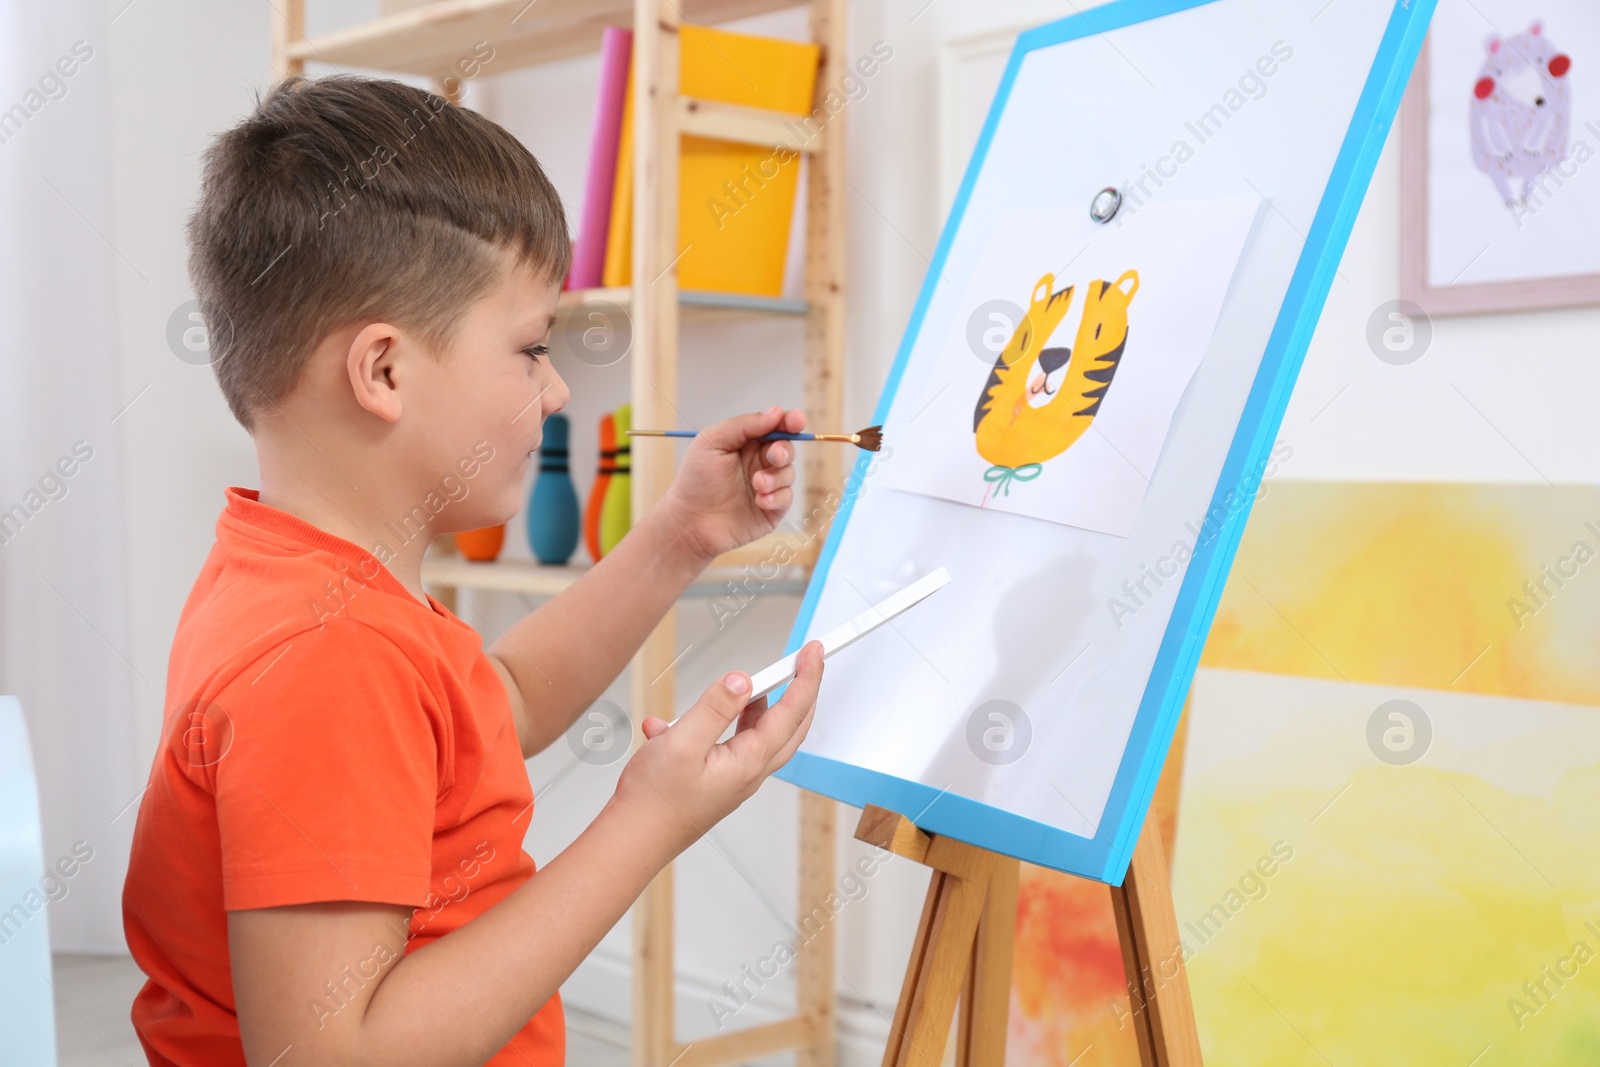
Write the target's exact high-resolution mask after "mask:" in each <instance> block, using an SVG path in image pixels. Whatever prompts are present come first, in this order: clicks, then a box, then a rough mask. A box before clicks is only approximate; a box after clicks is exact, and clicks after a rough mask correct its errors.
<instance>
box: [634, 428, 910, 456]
mask: <svg viewBox="0 0 1600 1067" xmlns="http://www.w3.org/2000/svg"><path fill="white" fill-rule="evenodd" d="M696 432H697V431H695V430H629V431H628V433H629V434H630V435H631V436H634V437H693V436H695V434H696ZM756 440H757V441H848V442H850V443H851V444H853V445H856V446H858V447H860V448H864V449H866V450H867V451H868V452H876V451H878V449H879V448H881V447H882V446H883V427H882V426H868V427H867V428H866V429H865V430H860V431H857V432H856V433H786V432H784V431H781V430H774V431H773V432H772V433H766V434H762V435H761V436H760V437H758V438H756Z"/></svg>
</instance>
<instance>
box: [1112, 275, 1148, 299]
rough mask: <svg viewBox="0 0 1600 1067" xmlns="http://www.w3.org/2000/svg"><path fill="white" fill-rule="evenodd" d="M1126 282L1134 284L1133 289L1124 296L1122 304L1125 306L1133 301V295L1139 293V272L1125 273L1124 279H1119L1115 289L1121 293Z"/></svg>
mask: <svg viewBox="0 0 1600 1067" xmlns="http://www.w3.org/2000/svg"><path fill="white" fill-rule="evenodd" d="M1126 281H1131V282H1133V288H1132V289H1129V290H1128V291H1127V292H1126V293H1124V294H1123V297H1122V302H1123V303H1124V304H1126V303H1128V302H1129V301H1131V300H1132V299H1133V294H1134V293H1137V292H1138V291H1139V272H1138V271H1136V270H1126V271H1123V272H1122V277H1120V278H1118V279H1117V284H1116V285H1115V286H1114V288H1115V289H1116V290H1117V291H1118V292H1121V291H1122V283H1123V282H1126ZM1141 306H1142V305H1141Z"/></svg>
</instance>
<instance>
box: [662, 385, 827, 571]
mask: <svg viewBox="0 0 1600 1067" xmlns="http://www.w3.org/2000/svg"><path fill="white" fill-rule="evenodd" d="M805 425H806V415H805V412H804V411H802V410H800V409H799V408H794V409H792V410H789V411H785V410H784V409H783V408H781V407H779V406H778V405H776V404H774V405H773V406H772V407H770V408H768V409H767V410H765V411H757V412H753V413H751V414H748V415H735V416H734V417H733V418H731V419H724V420H723V421H722V422H719V423H716V424H715V425H713V426H707V427H706V428H705V429H703V430H700V431H699V432H698V433H697V434H696V435H695V436H694V438H693V439H691V440H690V442H689V450H688V452H687V453H686V454H685V455H684V457H683V465H682V466H681V467H679V468H678V473H677V476H676V477H675V478H674V479H673V480H672V486H671V488H670V489H668V490H667V493H666V495H665V496H664V497H663V498H662V503H663V504H664V505H666V506H667V507H668V508H669V510H670V511H671V514H672V516H673V519H674V521H675V522H676V523H677V524H678V527H679V532H680V534H681V535H682V536H683V538H684V541H685V543H686V544H687V545H688V546H689V547H690V549H691V550H692V551H694V552H696V553H698V554H699V555H700V557H701V558H702V559H704V560H705V561H706V562H708V563H709V562H710V561H711V560H712V559H713V558H714V557H716V556H718V555H720V554H721V553H723V552H728V551H731V550H732V549H735V548H738V547H739V546H741V545H747V544H749V543H750V542H751V541H754V540H755V539H756V538H758V537H762V536H765V535H766V534H769V533H771V532H772V531H773V530H774V529H776V528H777V525H778V522H779V520H780V519H782V518H783V515H784V512H786V511H787V510H788V509H789V504H790V502H791V501H792V500H793V499H794V490H793V489H791V488H790V486H791V485H792V484H793V483H794V474H795V471H794V442H792V441H761V440H757V438H759V437H760V436H761V435H762V434H766V433H771V432H773V431H774V430H781V431H784V432H787V433H799V432H800V431H801V430H803V429H805ZM635 447H637V446H635Z"/></svg>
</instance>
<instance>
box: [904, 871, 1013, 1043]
mask: <svg viewBox="0 0 1600 1067" xmlns="http://www.w3.org/2000/svg"><path fill="white" fill-rule="evenodd" d="M988 874H989V872H988V871H987V870H983V871H978V872H975V873H974V874H973V875H971V876H966V877H962V876H958V875H954V874H949V873H946V872H944V871H935V872H934V874H933V878H932V881H931V882H930V883H929V885H928V899H927V902H926V903H925V904H924V906H923V921H924V928H919V929H918V931H917V933H918V941H919V944H918V945H917V948H916V949H914V950H913V951H912V954H911V958H912V966H910V967H907V968H906V980H905V985H903V986H902V987H901V990H900V1006H899V1007H898V1008H896V1010H895V1024H896V1026H897V1027H898V1029H899V1041H898V1042H896V1041H895V1040H894V1037H893V1036H891V1038H890V1046H891V1048H893V1047H894V1045H895V1044H898V1045H899V1048H898V1049H895V1050H894V1051H895V1054H896V1058H895V1059H893V1060H891V1059H889V1056H888V1053H887V1052H886V1053H885V1055H884V1061H883V1064H884V1067H912V1065H914V1064H915V1065H926V1064H930V1063H933V1064H937V1063H939V1062H941V1061H942V1060H943V1059H944V1046H945V1042H946V1041H948V1040H949V1038H950V1018H951V1016H952V1015H953V1014H954V1013H955V1010H956V1000H957V999H958V998H959V996H960V995H961V990H962V987H963V986H964V985H965V984H966V980H967V972H968V970H969V968H970V966H971V959H972V948H973V944H974V940H975V938H976V937H977V934H978V920H979V919H980V918H981V917H982V915H983V903H984V896H985V892H986V890H987V888H988V882H989V879H988ZM908 992H909V996H908V995H907V994H908ZM902 1015H904V1019H903V1020H902V1019H901V1016H902Z"/></svg>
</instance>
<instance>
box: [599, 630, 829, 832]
mask: <svg viewBox="0 0 1600 1067" xmlns="http://www.w3.org/2000/svg"><path fill="white" fill-rule="evenodd" d="M821 684H822V642H821V641H808V642H806V644H805V645H804V646H803V647H802V648H801V649H800V654H799V656H798V657H797V662H796V671H795V676H794V680H793V681H791V682H790V683H789V685H788V688H787V689H785V690H784V693H783V699H782V700H780V701H778V703H777V704H775V705H773V706H772V707H768V706H767V698H766V697H762V698H761V699H760V700H757V701H755V702H754V703H750V702H749V701H748V698H747V697H746V696H745V694H747V693H749V692H750V676H749V675H748V674H745V673H744V672H742V671H730V672H728V673H727V674H726V675H724V676H723V677H722V678H720V679H718V680H717V681H715V682H713V683H712V684H711V687H710V688H708V689H707V690H706V691H705V693H704V695H702V696H701V697H700V699H699V700H697V701H695V703H694V705H693V706H692V707H690V708H689V710H688V711H686V712H684V713H683V714H682V715H681V716H679V717H678V719H677V721H675V722H673V723H671V724H670V725H669V724H668V723H667V722H665V721H664V720H662V719H659V718H656V717H654V716H651V717H650V718H648V719H646V720H645V721H644V723H643V730H644V736H645V739H646V740H645V743H644V744H643V745H642V746H640V748H639V750H638V751H637V752H635V753H634V754H633V757H632V758H631V759H630V760H629V761H628V765H627V766H626V767H624V768H623V769H622V776H621V778H620V779H618V781H617V792H616V797H615V798H614V803H617V804H620V805H622V806H624V807H626V808H627V809H628V810H629V812H630V813H631V814H632V815H633V816H634V817H639V818H643V819H644V820H645V821H646V822H647V823H648V824H649V825H650V826H651V827H652V833H653V834H657V835H659V836H658V837H656V842H655V843H657V844H659V845H662V846H664V847H666V848H668V849H670V853H669V855H668V856H667V857H666V858H667V859H670V858H671V857H672V856H676V855H677V854H678V853H679V852H682V851H683V850H684V849H686V848H688V847H689V846H690V845H691V844H693V843H694V842H695V841H696V840H697V839H698V838H699V837H700V835H702V834H704V833H705V832H706V831H707V830H709V829H710V828H711V827H712V825H714V824H715V823H717V822H718V821H720V820H721V819H722V818H723V817H724V816H726V815H727V814H728V813H730V812H731V811H733V809H735V808H737V807H738V806H739V805H740V804H742V803H744V801H745V800H746V798H748V797H749V796H750V795H751V794H752V793H754V792H755V791H756V789H757V787H759V786H760V785H761V783H762V782H764V781H766V779H767V776H768V775H770V774H772V772H773V771H775V770H777V769H778V768H779V767H782V766H783V765H784V764H785V763H787V762H789V757H790V756H792V755H794V753H795V750H796V749H797V748H799V747H800V743H801V742H802V741H804V740H805V736H806V732H807V731H808V730H809V729H810V728H811V716H812V713H813V712H814V711H815V710H816V706H817V689H818V687H819V686H820V685H821ZM736 720H737V723H738V726H737V729H736V730H735V732H734V735H733V736H732V737H730V738H728V740H726V741H723V742H721V743H719V742H718V741H717V738H719V737H721V736H722V735H723V734H724V733H725V732H727V729H728V727H729V726H730V725H732V724H734V722H735V721H736Z"/></svg>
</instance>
